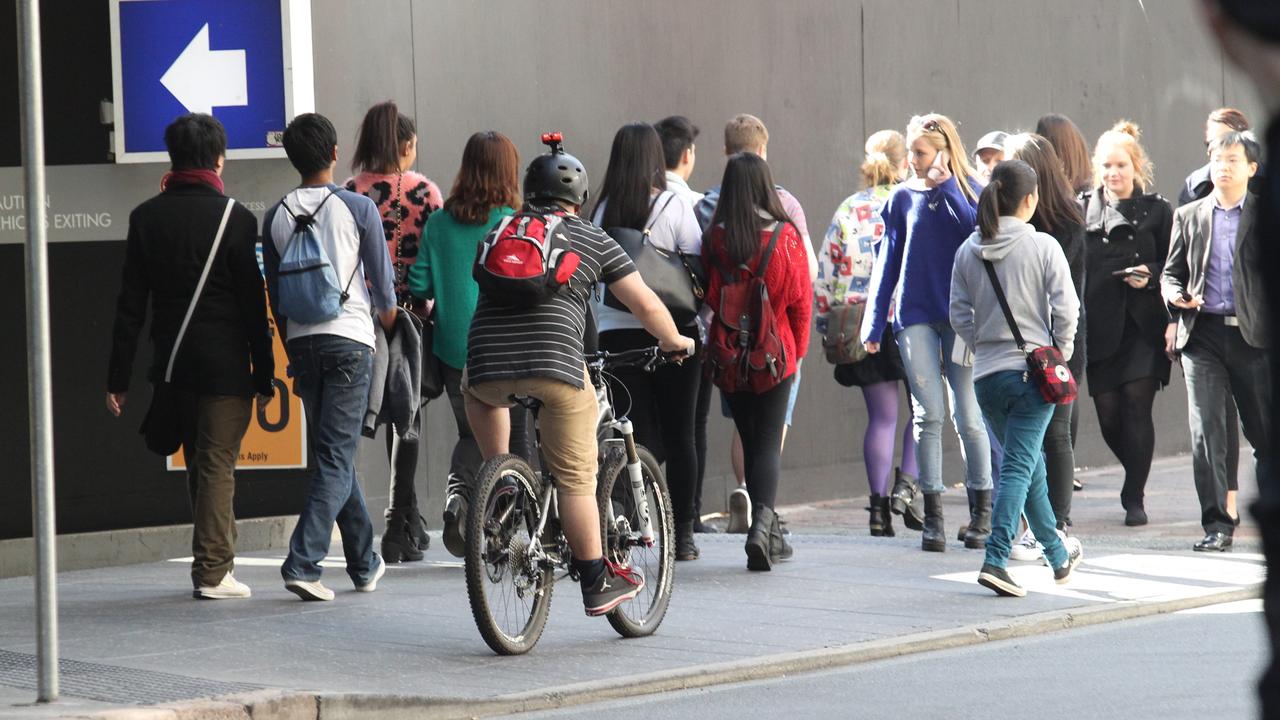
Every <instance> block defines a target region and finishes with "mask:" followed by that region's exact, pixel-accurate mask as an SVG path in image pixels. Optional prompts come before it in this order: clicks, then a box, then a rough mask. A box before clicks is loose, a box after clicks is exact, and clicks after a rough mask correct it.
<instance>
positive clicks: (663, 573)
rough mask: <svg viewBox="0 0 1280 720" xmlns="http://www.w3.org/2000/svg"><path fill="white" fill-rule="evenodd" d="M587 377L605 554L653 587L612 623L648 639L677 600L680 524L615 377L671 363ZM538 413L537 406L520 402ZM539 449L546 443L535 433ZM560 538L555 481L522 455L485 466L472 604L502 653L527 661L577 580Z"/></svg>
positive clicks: (641, 355) (472, 556) (473, 529)
mask: <svg viewBox="0 0 1280 720" xmlns="http://www.w3.org/2000/svg"><path fill="white" fill-rule="evenodd" d="M586 360H587V371H588V374H589V375H590V377H591V382H592V385H594V387H595V389H596V398H597V401H598V406H599V416H598V425H597V427H598V431H599V435H600V439H601V442H600V454H599V458H598V461H597V471H596V472H597V474H596V479H597V491H596V497H597V500H598V502H599V508H600V520H601V523H600V524H601V528H600V539H601V542H602V545H603V549H604V555H605V557H606V558H607V559H609V560H611V561H612V562H614V563H615V564H618V565H625V566H630V567H632V568H635V569H637V570H639V571H640V572H641V574H643V575H644V578H645V587H644V588H643V589H642V590H641V591H640V594H639V595H637V596H636V597H635V598H632V599H630V600H627V601H625V602H623V603H622V604H621V605H619V606H618V607H617V608H615V609H614V610H612V611H610V612H609V613H608V614H607V615H605V617H606V618H607V619H608V621H609V624H610V625H612V626H613V629H614V630H616V631H617V632H618V634H620V635H622V636H623V637H643V636H645V635H650V634H652V633H653V632H654V631H656V630H657V629H658V626H659V625H660V624H661V623H662V619H663V617H664V616H665V615H666V613H667V606H668V605H669V603H670V601H671V590H672V581H673V577H672V575H673V569H674V565H675V521H674V520H673V518H672V512H671V496H670V494H669V493H668V492H667V483H666V479H665V478H664V477H663V474H662V468H661V467H660V466H659V465H658V461H657V460H656V459H655V458H654V457H653V454H652V453H650V452H649V451H648V450H647V449H645V448H644V447H642V446H640V445H638V444H636V442H635V438H634V435H633V429H632V425H631V421H630V420H628V419H627V418H626V416H625V413H623V414H618V413H616V412H615V411H616V407H615V404H614V398H613V397H612V396H611V393H610V391H609V387H610V386H609V383H608V382H607V379H608V377H609V371H610V370H612V369H617V368H621V367H639V368H642V369H645V370H647V371H652V370H653V369H655V368H656V367H658V366H659V365H662V364H664V363H666V362H669V361H670V360H671V358H670V357H669V356H667V355H666V354H664V353H662V352H661V351H660V350H659V349H658V348H657V347H650V348H641V349H638V350H628V351H626V352H618V353H609V352H598V353H595V354H592V355H589V356H588V357H587V359H586ZM514 399H515V400H516V402H518V403H520V404H521V405H523V406H525V407H527V408H529V409H530V410H531V411H532V412H533V415H534V419H535V428H536V420H537V413H538V409H539V407H540V405H541V403H539V402H538V401H537V400H535V399H533V398H514ZM534 437H535V446H536V447H540V444H541V439H540V436H539V434H538V433H537V432H536V430H535V434H534ZM571 559H572V554H571V551H570V549H569V543H568V541H566V540H565V537H564V533H563V532H562V530H561V526H560V520H559V516H558V512H557V505H556V482H555V478H554V477H553V476H552V475H551V474H550V473H547V472H542V473H538V472H536V471H534V469H533V468H532V467H531V466H530V465H529V463H528V462H526V461H525V460H524V459H523V458H521V457H519V456H517V455H499V456H496V457H493V458H490V459H489V460H487V461H485V463H484V464H483V465H482V466H481V467H480V471H479V473H478V475H477V478H476V486H475V495H474V500H473V501H472V502H471V504H470V507H469V509H468V513H467V523H466V556H465V558H464V565H465V568H466V578H467V596H468V599H469V600H470V603H471V614H472V616H474V618H475V621H476V627H477V628H478V629H479V630H480V635H481V637H483V638H484V641H485V643H486V644H488V646H489V647H490V648H492V649H493V651H494V652H496V653H498V654H500V655H520V654H523V653H526V652H529V651H530V650H532V649H533V647H534V645H536V644H537V642H538V639H539V638H540V637H541V636H542V631H543V630H544V629H545V627H546V623H547V617H548V615H549V614H550V612H551V594H552V590H553V589H554V588H555V584H556V581H558V580H562V579H564V578H565V577H569V578H571V579H573V580H574V581H577V580H578V575H577V573H576V572H574V570H573V569H572V565H571V564H570V560H571Z"/></svg>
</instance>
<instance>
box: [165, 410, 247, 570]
mask: <svg viewBox="0 0 1280 720" xmlns="http://www.w3.org/2000/svg"><path fill="white" fill-rule="evenodd" d="M179 402H180V404H181V405H180V407H181V411H182V428H183V437H182V452H183V455H184V457H185V459H186V461H187V495H188V497H189V499H190V501H191V520H192V532H191V556H192V558H193V560H192V562H191V583H192V584H193V585H194V586H195V587H197V588H200V587H212V586H214V585H217V584H218V583H220V582H222V577H223V576H224V575H226V574H227V573H229V572H231V570H232V567H233V566H234V565H235V559H236V516H235V510H234V507H233V501H234V499H235V493H236V476H235V471H236V459H237V458H238V457H239V455H240V441H241V440H242V439H244V433H245V431H246V430H248V429H249V419H250V417H251V416H252V414H253V400H251V399H250V398H246V397H235V396H232V395H196V394H195V393H189V392H182V393H180V395H179Z"/></svg>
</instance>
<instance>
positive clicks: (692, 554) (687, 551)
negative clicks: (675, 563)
mask: <svg viewBox="0 0 1280 720" xmlns="http://www.w3.org/2000/svg"><path fill="white" fill-rule="evenodd" d="M697 559H698V546H697V544H696V543H694V541H693V521H692V520H689V521H687V522H679V523H676V560H697Z"/></svg>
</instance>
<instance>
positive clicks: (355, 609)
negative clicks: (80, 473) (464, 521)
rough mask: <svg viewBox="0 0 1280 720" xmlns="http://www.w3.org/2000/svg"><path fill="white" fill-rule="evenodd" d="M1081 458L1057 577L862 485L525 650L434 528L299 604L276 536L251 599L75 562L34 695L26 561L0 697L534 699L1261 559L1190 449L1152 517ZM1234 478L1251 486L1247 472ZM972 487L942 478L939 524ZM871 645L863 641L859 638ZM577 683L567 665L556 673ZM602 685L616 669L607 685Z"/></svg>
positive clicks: (977, 624) (917, 646) (1252, 569)
mask: <svg viewBox="0 0 1280 720" xmlns="http://www.w3.org/2000/svg"><path fill="white" fill-rule="evenodd" d="M1246 467H1248V465H1247V464H1246ZM1083 479H1084V481H1085V490H1084V491H1082V492H1078V493H1076V494H1075V509H1074V511H1073V517H1074V518H1075V531H1076V534H1077V535H1078V536H1079V537H1081V539H1082V541H1083V543H1084V547H1085V553H1086V560H1085V563H1084V565H1083V566H1082V567H1081V569H1080V571H1079V572H1078V576H1077V577H1076V578H1075V579H1074V580H1073V582H1071V583H1070V584H1068V585H1064V586H1058V585H1055V584H1054V583H1053V582H1052V578H1051V577H1050V575H1049V571H1048V569H1046V568H1044V567H1041V566H1039V565H1038V564H1034V563H1027V564H1023V565H1019V566H1018V567H1015V568H1014V569H1013V572H1014V575H1015V577H1016V578H1017V579H1018V580H1019V581H1020V582H1022V583H1023V584H1024V585H1025V586H1026V587H1027V588H1028V589H1029V590H1030V591H1031V593H1030V595H1029V596H1028V597H1026V598H1024V599H1020V600H1009V599H1000V598H996V597H995V596H993V595H992V594H991V593H990V592H989V591H987V590H984V589H982V588H981V587H979V586H978V585H977V584H976V583H975V582H974V577H975V575H976V572H977V569H978V566H979V565H980V564H981V562H982V555H981V552H979V551H971V550H964V549H963V548H962V547H961V545H960V544H959V543H955V542H953V543H951V545H950V546H949V548H948V551H947V552H946V553H943V554H935V553H929V554H926V553H922V552H920V550H919V535H918V533H914V532H910V531H907V530H905V529H903V528H901V527H899V535H898V536H897V537H896V538H871V537H868V536H867V535H866V529H865V528H866V513H865V511H863V510H862V507H863V505H864V504H865V497H857V498H853V499H851V500H848V501H838V502H830V503H823V504H818V505H812V506H801V507H793V508H789V509H787V510H785V511H784V512H785V515H786V517H787V518H788V520H789V523H790V527H791V529H792V532H793V535H792V542H793V544H794V545H795V548H796V556H795V559H794V560H793V561H791V562H788V563H785V564H782V565H780V566H778V567H776V569H775V570H774V572H772V573H748V572H746V571H745V569H744V556H743V554H742V549H741V542H742V536H740V535H737V536H731V535H710V536H700V537H699V541H700V544H701V546H702V549H703V557H702V559H701V560H699V561H696V562H690V563H681V564H679V565H678V568H677V580H676V588H675V593H674V596H673V599H672V606H671V610H670V612H669V614H668V615H667V618H666V621H665V622H664V624H663V626H662V628H661V629H660V631H659V632H658V633H657V634H656V635H654V636H653V637H650V638H645V639H640V640H625V641H624V640H621V639H619V638H618V637H617V636H616V635H615V634H614V633H613V631H612V630H611V629H610V628H609V626H608V625H607V624H606V623H605V622H604V621H603V620H599V619H592V618H587V617H585V616H583V614H582V611H581V605H580V604H579V601H578V597H577V588H575V587H573V586H572V585H571V584H569V583H567V582H566V583H561V584H560V585H559V586H558V587H557V589H556V590H557V595H558V599H557V600H556V601H555V602H553V603H552V616H551V620H550V623H549V626H548V629H547V631H546V634H545V635H544V636H543V638H542V641H541V643H540V644H539V646H538V647H537V649H536V650H535V651H534V652H533V653H532V654H530V655H527V656H523V657H516V658H501V657H495V656H493V655H492V654H491V653H490V652H489V651H488V649H487V647H485V645H484V644H483V642H482V641H481V639H480V637H479V635H478V633H477V632H476V630H475V627H474V625H473V623H472V619H471V614H470V611H469V609H468V606H467V601H466V593H465V589H464V582H463V577H462V571H461V566H460V564H459V563H458V562H457V561H454V560H453V559H452V558H448V557H446V556H444V555H443V551H442V550H441V549H439V548H440V544H439V543H438V542H437V543H433V545H432V550H431V551H430V553H429V554H428V558H427V561H426V562H423V563H413V564H406V565H400V566H393V567H391V568H390V569H389V570H388V572H387V575H386V577H385V578H384V579H383V581H382V583H381V584H380V585H379V589H378V591H377V592H376V593H373V594H367V595H366V594H360V593H355V592H352V591H351V586H350V582H349V581H348V580H347V579H346V576H345V574H344V573H343V572H342V570H341V562H340V559H338V561H337V562H334V563H329V564H330V566H331V567H330V569H329V571H328V572H327V573H326V575H325V581H326V583H328V584H329V585H330V586H331V587H333V588H334V589H335V590H336V591H338V597H337V599H336V600H335V601H334V602H332V603H308V604H304V603H301V602H299V601H298V600H297V599H296V598H294V596H292V595H290V594H288V593H287V592H285V591H284V589H283V587H282V584H281V582H280V579H279V578H280V576H279V569H278V568H279V562H280V560H281V558H282V555H281V554H280V553H251V554H248V555H247V556H242V557H241V558H240V560H239V562H238V567H237V570H236V575H237V577H238V578H240V579H241V580H243V581H245V582H247V583H248V584H249V585H251V586H252V587H253V588H254V596H253V598H251V599H249V600H244V601H219V602H196V601H193V600H192V599H191V598H190V595H189V588H188V586H187V582H188V581H187V569H186V566H185V563H184V562H182V561H180V560H178V561H170V562H162V563H152V564H147V565H133V566H128V567H120V568H102V569H96V570H84V571H76V572H66V573H62V574H61V575H60V576H59V582H60V588H59V589H60V599H61V610H60V622H61V639H62V646H61V653H62V658H63V660H64V668H63V677H62V693H63V697H64V698H65V700H64V701H61V702H59V703H57V704H55V705H53V706H47V707H38V708H37V707H32V706H30V705H29V703H30V702H31V701H32V699H33V698H34V691H33V688H34V656H33V654H34V652H35V644H34V633H33V627H32V625H33V623H34V613H33V610H32V597H33V594H32V593H33V591H32V583H31V580H30V579H29V578H14V579H7V580H2V581H0V718H27V717H53V716H67V715H79V714H84V713H88V712H92V711H95V710H102V709H109V708H128V707H133V706H137V705H146V704H154V703H163V702H171V701H179V700H185V699H188V698H194V697H207V696H220V695H231V694H236V693H245V692H252V691H255V690H259V689H274V690H291V691H292V690H296V691H308V692H314V693H329V694H335V693H338V694H341V693H349V694H352V695H350V696H343V697H357V698H367V697H369V696H385V697H396V698H401V697H403V696H411V697H410V698H409V699H408V700H404V701H403V702H404V703H407V704H404V705H403V707H415V706H414V705H413V703H417V705H416V707H418V708H419V709H421V708H423V707H427V706H430V705H431V703H432V701H430V700H429V699H430V698H436V699H439V698H453V699H457V700H459V701H460V702H458V703H455V704H452V705H449V706H448V708H452V709H447V708H446V709H440V708H438V710H439V712H438V714H436V715H432V716H435V717H447V716H455V715H450V714H449V713H450V712H456V713H457V715H456V716H466V715H468V714H475V713H479V712H495V711H498V710H500V709H501V708H502V706H501V705H494V704H492V703H493V702H494V698H502V697H506V698H510V697H511V696H516V695H519V696H521V697H523V698H525V699H526V701H522V702H521V703H517V704H516V705H514V706H513V707H528V708H536V707H549V706H554V704H557V703H558V702H560V701H564V702H582V701H584V700H594V699H600V698H601V697H618V696H621V695H626V694H627V692H628V688H631V689H632V690H631V691H644V690H646V689H647V690H649V691H652V690H654V689H662V688H664V687H675V686H684V687H687V686H690V685H699V684H711V683H716V682H726V681H736V680H745V679H754V678H758V677H766V676H769V674H770V673H771V672H772V673H775V674H776V673H780V672H792V671H795V670H796V669H801V670H804V669H810V670H811V669H817V668H819V667H823V666H832V665H840V664H846V663H851V662H858V661H860V660H866V659H873V658H876V657H891V656H893V655H896V654H901V653H904V652H918V651H921V650H929V649H938V648H944V647H954V646H956V645H963V644H971V643H972V642H979V641H981V640H983V639H989V638H990V639H994V638H998V637H1005V636H1017V635H1025V634H1028V633H1035V632H1041V631H1044V630H1047V629H1052V628H1061V627H1064V626H1069V625H1071V624H1088V623H1089V622H1097V621H1099V620H1101V619H1114V618H1117V617H1120V616H1123V615H1127V616H1133V615H1135V614H1142V613H1144V612H1154V611H1164V610H1168V609H1175V608H1176V607H1181V606H1184V605H1195V604H1203V603H1206V602H1211V601H1212V600H1213V599H1214V598H1227V597H1231V598H1235V597H1241V596H1242V595H1243V594H1246V593H1247V592H1248V590H1247V589H1248V588H1251V587H1253V586H1255V585H1256V584H1257V583H1258V582H1259V581H1260V580H1261V578H1262V574H1263V568H1262V565H1261V558H1260V557H1259V556H1258V555H1256V551H1257V541H1256V539H1255V537H1256V534H1255V532H1254V531H1253V529H1252V527H1251V523H1249V522H1248V520H1247V516H1246V523H1245V525H1244V526H1243V527H1242V528H1241V532H1240V534H1239V537H1240V539H1241V541H1240V544H1239V546H1238V547H1237V549H1236V551H1235V552H1232V553H1227V554H1222V555H1216V556H1213V557H1206V556H1204V555H1201V554H1198V553H1192V552H1191V551H1190V546H1191V543H1193V542H1194V541H1195V540H1196V539H1198V538H1199V537H1200V534H1201V533H1200V530H1199V527H1198V523H1197V522H1196V520H1195V519H1196V518H1197V517H1198V506H1197V503H1196V500H1195V496H1194V491H1193V488H1192V487H1191V480H1190V471H1189V460H1188V459H1187V458H1178V459H1173V460H1168V461H1161V462H1159V463H1157V465H1156V467H1155V469H1154V471H1153V474H1152V480H1151V485H1150V488H1151V490H1150V493H1149V495H1150V500H1149V502H1148V510H1149V513H1150V515H1151V518H1152V524H1151V525H1149V526H1147V527H1144V528H1125V527H1123V525H1122V524H1121V521H1122V520H1123V513H1122V512H1121V511H1120V509H1119V502H1118V499H1117V498H1118V492H1119V484H1120V478H1119V475H1118V473H1117V471H1116V470H1115V469H1103V470H1098V471H1092V472H1089V473H1085V474H1084V475H1083ZM786 481H787V482H804V478H802V477H788V478H787V479H786ZM1242 485H1244V486H1245V487H1246V488H1247V489H1246V491H1245V496H1244V498H1242V507H1245V506H1246V504H1247V502H1248V499H1249V497H1250V496H1251V495H1252V494H1253V493H1252V492H1251V491H1250V490H1249V489H1248V488H1251V486H1252V483H1249V482H1243V483H1242ZM962 498H963V493H958V492H953V493H949V499H948V508H947V509H948V513H949V518H950V519H951V523H950V525H949V526H948V527H949V532H953V530H952V528H954V526H955V522H956V520H958V519H959V518H960V516H961V512H960V505H961V504H962V503H963V499H962ZM953 537H954V536H953ZM335 553H337V554H338V555H339V557H340V551H338V550H337V549H336V548H335ZM1144 608H1145V609H1144ZM1100 611H1101V612H1100ZM1089 618H1093V619H1092V620H1091V619H1089ZM966 628H968V629H966ZM974 628H982V630H981V631H975V630H974ZM1002 628H1003V629H1002ZM1010 628H1012V630H1011V629H1010ZM1019 628H1020V629H1019ZM1049 642H1053V640H1052V639H1050V640H1049ZM862 647H866V648H872V649H875V653H873V654H865V653H864V654H858V652H856V649H857V648H862ZM850 648H854V650H855V651H850ZM1195 651H1196V648H1194V647H1192V646H1188V647H1187V652H1189V653H1194V652H1195ZM806 658H807V659H806ZM813 658H818V659H819V660H818V661H816V664H815V661H813ZM906 662H911V660H909V659H908V660H906ZM642 676H643V677H642ZM698 677H702V678H703V679H702V680H699V679H698ZM640 679H644V680H645V681H646V682H647V684H646V682H640V681H639V680H640ZM663 683H666V684H665V685H664V684H663ZM567 686H576V687H572V688H569V689H568V690H564V691H563V692H561V691H559V690H557V689H564V688H566V687H567ZM605 686H608V687H609V688H611V689H609V690H608V691H607V692H604V693H603V694H602V693H601V692H600V690H601V688H603V687H605ZM587 691H590V692H587ZM592 693H595V694H594V695H593V694H592ZM528 698H535V699H538V700H537V702H529V701H527V699H528ZM375 699H376V698H375ZM548 699H549V700H548ZM485 700H487V701H489V704H486V705H483V706H481V705H476V706H474V708H472V709H471V710H468V708H469V707H471V706H469V705H468V703H470V702H472V701H485ZM310 702H311V704H310V712H311V713H312V714H311V715H307V717H315V714H314V712H315V707H316V702H317V701H315V700H314V699H313V700H311V701H310ZM370 702H373V701H370ZM397 702H400V701H397ZM539 702H540V703H543V704H541V705H539V704H538V703H539ZM547 702H550V703H552V704H551V705H548V704H546V703H547ZM374 704H375V705H376V702H375V703H374ZM360 706H361V704H360V703H359V702H354V703H353V704H351V707H353V708H356V709H355V710H350V711H349V714H347V715H341V714H340V713H336V712H335V716H344V717H372V716H374V715H368V714H367V715H361V714H359V712H358V710H359V707H360ZM365 707H366V710H367V708H368V707H372V706H370V705H367V704H366V706H365ZM441 707H443V706H441ZM476 708H480V709H478V710H477V709H476ZM485 708H487V709H485ZM406 713H408V711H406ZM232 716H234V715H228V716H227V717H232ZM278 716H279V717H303V716H304V715H286V714H280V715H278ZM387 716H388V717H391V716H395V715H394V714H392V715H387ZM402 716H404V717H410V716H427V715H424V714H421V713H408V714H405V715H402ZM157 717H158V716H157ZM165 717H175V716H174V715H166V716H165ZM235 717H242V716H235ZM255 717H258V716H257V715H255ZM324 717H329V715H325V716H324Z"/></svg>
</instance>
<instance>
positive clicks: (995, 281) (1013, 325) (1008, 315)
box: [982, 260, 1027, 355]
mask: <svg viewBox="0 0 1280 720" xmlns="http://www.w3.org/2000/svg"><path fill="white" fill-rule="evenodd" d="M982 264H983V265H985V266H986V267H987V277H989V278H991V285H992V287H994V288H995V290H996V299H997V300H999V301H1000V309H1001V310H1003V311H1004V319H1005V322H1007V323H1009V330H1011V331H1013V340H1014V342H1016V343H1018V349H1019V350H1021V351H1022V352H1023V354H1024V355H1025V354H1026V352H1027V343H1026V341H1024V340H1023V339H1022V333H1021V332H1020V331H1019V330H1018V323H1017V321H1016V320H1014V319H1013V311H1012V310H1010V309H1009V301H1008V300H1007V299H1006V298H1005V296H1004V288H1002V287H1000V278H998V277H996V266H995V265H994V264H992V262H991V261H990V260H983V261H982Z"/></svg>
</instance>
